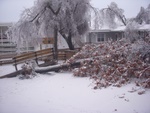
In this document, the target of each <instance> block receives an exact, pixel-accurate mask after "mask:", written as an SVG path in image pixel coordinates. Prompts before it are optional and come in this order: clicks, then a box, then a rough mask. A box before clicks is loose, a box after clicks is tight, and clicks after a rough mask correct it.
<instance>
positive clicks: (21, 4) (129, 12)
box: [0, 0, 150, 22]
mask: <svg viewBox="0 0 150 113" xmlns="http://www.w3.org/2000/svg"><path fill="white" fill-rule="evenodd" d="M34 1H35V0H0V22H16V21H18V19H19V16H20V14H21V12H22V11H23V10H24V9H25V8H29V7H31V6H33V4H34ZM111 2H116V3H117V4H118V7H119V8H122V9H124V11H125V12H124V14H125V16H126V17H127V18H130V17H135V16H136V15H137V13H138V12H139V10H140V7H141V6H143V7H145V8H146V7H147V6H148V4H150V0H91V3H92V4H93V6H94V7H97V8H99V9H102V8H105V7H107V6H108V5H109V4H110V3H111Z"/></svg>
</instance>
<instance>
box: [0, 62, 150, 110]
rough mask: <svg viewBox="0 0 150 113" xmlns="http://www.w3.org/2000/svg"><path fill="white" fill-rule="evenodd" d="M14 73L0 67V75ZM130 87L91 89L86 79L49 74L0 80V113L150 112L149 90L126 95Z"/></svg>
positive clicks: (130, 85) (13, 69)
mask: <svg viewBox="0 0 150 113" xmlns="http://www.w3.org/2000/svg"><path fill="white" fill-rule="evenodd" d="M12 71H15V68H14V67H13V66H11V65H4V66H0V75H4V74H7V73H10V72H12ZM132 87H135V85H134V84H132V83H131V84H128V85H126V86H123V87H121V88H116V87H108V88H106V89H98V90H94V89H93V84H92V80H91V79H89V78H88V77H85V78H80V77H74V76H73V74H72V73H69V72H63V73H55V72H50V73H47V74H38V76H37V77H35V78H33V79H25V80H20V79H18V77H15V78H5V79H0V113H150V90H147V91H146V93H145V94H143V95H138V94H137V92H134V93H130V92H128V91H129V90H131V88H132Z"/></svg>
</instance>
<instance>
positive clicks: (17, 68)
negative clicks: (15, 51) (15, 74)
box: [13, 58, 18, 71]
mask: <svg viewBox="0 0 150 113" xmlns="http://www.w3.org/2000/svg"><path fill="white" fill-rule="evenodd" d="M13 59H14V61H15V64H14V65H15V69H16V71H18V68H17V63H16V58H13Z"/></svg>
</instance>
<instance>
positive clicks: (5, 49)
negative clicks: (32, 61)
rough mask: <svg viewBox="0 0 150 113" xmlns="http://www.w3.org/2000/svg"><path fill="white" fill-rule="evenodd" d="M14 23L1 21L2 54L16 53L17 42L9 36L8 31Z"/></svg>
mask: <svg viewBox="0 0 150 113" xmlns="http://www.w3.org/2000/svg"><path fill="white" fill-rule="evenodd" d="M11 26H12V23H0V54H7V53H15V52H16V44H14V43H13V42H12V40H11V39H8V38H7V35H6V31H7V30H8V28H9V27H11Z"/></svg>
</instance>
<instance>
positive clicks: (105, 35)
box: [84, 24, 150, 43]
mask: <svg viewBox="0 0 150 113" xmlns="http://www.w3.org/2000/svg"><path fill="white" fill-rule="evenodd" d="M125 30H126V26H120V27H117V28H115V29H110V28H101V29H98V30H90V31H89V33H88V35H87V36H86V37H85V39H84V42H85V43H99V42H102V41H108V40H113V41H116V40H118V39H121V38H124V37H125ZM136 30H137V35H138V38H144V37H146V36H147V34H148V33H150V24H145V25H139V26H138V27H137V29H136Z"/></svg>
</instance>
